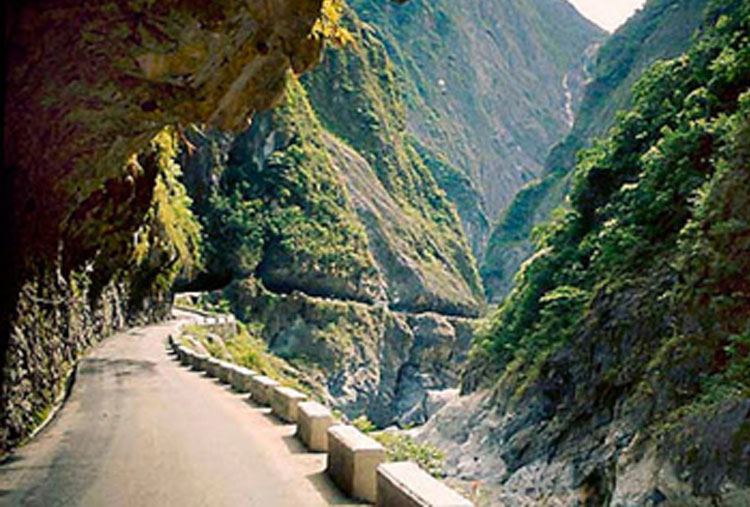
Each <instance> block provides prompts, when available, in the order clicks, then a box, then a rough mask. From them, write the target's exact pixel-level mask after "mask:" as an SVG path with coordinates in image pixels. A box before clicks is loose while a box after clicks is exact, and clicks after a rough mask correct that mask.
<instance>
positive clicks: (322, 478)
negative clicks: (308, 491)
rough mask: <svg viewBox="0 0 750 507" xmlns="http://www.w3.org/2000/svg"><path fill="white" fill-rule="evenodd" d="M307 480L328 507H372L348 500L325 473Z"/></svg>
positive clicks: (310, 476)
mask: <svg viewBox="0 0 750 507" xmlns="http://www.w3.org/2000/svg"><path fill="white" fill-rule="evenodd" d="M306 478H307V480H308V481H310V484H312V485H313V487H314V488H315V489H316V490H318V493H320V495H321V496H322V497H323V498H325V499H326V501H327V502H328V505H370V504H369V503H366V502H358V501H357V500H352V499H351V498H348V497H347V496H346V495H344V494H343V493H342V492H341V490H340V489H339V488H337V487H336V485H335V484H334V483H333V481H331V478H330V477H328V475H326V473H325V472H324V471H320V472H316V473H314V474H310V475H308V476H307V477H306Z"/></svg>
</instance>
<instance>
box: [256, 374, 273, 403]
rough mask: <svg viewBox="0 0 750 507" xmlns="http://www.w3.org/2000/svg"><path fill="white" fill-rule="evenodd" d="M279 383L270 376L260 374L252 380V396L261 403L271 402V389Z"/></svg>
mask: <svg viewBox="0 0 750 507" xmlns="http://www.w3.org/2000/svg"><path fill="white" fill-rule="evenodd" d="M278 385H279V383H278V382H276V381H275V380H274V379H272V378H270V377H265V376H263V375H259V376H257V377H253V378H252V379H251V380H250V396H251V397H252V398H253V400H255V402H256V403H258V404H260V405H268V404H270V403H271V389H273V388H274V387H276V386H278Z"/></svg>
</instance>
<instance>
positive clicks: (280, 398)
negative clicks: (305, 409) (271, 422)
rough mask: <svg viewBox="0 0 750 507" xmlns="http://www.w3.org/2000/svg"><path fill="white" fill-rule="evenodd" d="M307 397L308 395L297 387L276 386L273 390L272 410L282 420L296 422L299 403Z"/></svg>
mask: <svg viewBox="0 0 750 507" xmlns="http://www.w3.org/2000/svg"><path fill="white" fill-rule="evenodd" d="M306 399H307V395H306V394H304V393H301V392H299V391H297V390H296V389H292V388H291V387H280V386H276V387H274V388H273V390H272V391H271V411H272V412H273V413H274V415H276V417H278V418H279V419H281V420H282V421H286V422H289V423H295V422H297V405H299V403H300V402H301V401H305V400H306Z"/></svg>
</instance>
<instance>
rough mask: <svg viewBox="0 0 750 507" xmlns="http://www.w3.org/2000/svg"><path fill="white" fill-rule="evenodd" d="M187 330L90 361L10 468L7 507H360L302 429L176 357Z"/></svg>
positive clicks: (159, 331) (109, 345)
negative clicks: (298, 433) (175, 343)
mask: <svg viewBox="0 0 750 507" xmlns="http://www.w3.org/2000/svg"><path fill="white" fill-rule="evenodd" d="M181 318H182V319H185V318H187V317H186V316H185V315H181ZM179 323H180V322H179V321H170V322H167V323H164V324H161V325H153V326H148V327H142V328H136V329H132V330H129V331H127V332H124V333H120V334H117V335H115V336H113V337H111V338H108V339H106V340H104V341H102V342H101V343H100V344H99V345H98V346H97V347H96V348H95V349H94V350H93V351H92V352H91V354H89V355H88V356H87V357H86V358H85V359H83V360H82V361H81V363H80V365H79V368H78V374H77V380H76V383H75V384H74V387H73V390H72V393H71V395H70V397H69V399H68V400H67V402H66V403H65V405H64V406H63V407H62V409H61V410H60V411H59V413H58V414H57V416H56V417H55V418H54V419H53V420H52V422H51V423H50V424H49V425H48V426H47V427H46V428H44V430H42V431H41V432H40V433H39V434H38V435H37V436H36V437H35V438H34V439H33V440H32V441H31V442H30V443H28V444H27V445H25V446H23V447H21V448H20V449H18V450H17V451H16V452H15V453H14V454H12V455H11V456H10V457H9V458H8V459H6V460H5V461H4V462H3V463H2V464H0V505H3V506H4V505H39V506H45V507H46V506H58V505H81V506H152V505H153V506H160V507H161V506H180V507H188V506H229V505H231V506H258V507H274V506H294V507H306V506H318V505H357V504H356V503H352V501H351V500H348V499H346V498H345V497H344V496H343V495H342V494H341V493H340V492H339V491H338V490H337V489H336V488H335V486H333V484H332V483H331V482H330V480H329V479H328V477H327V476H326V475H325V474H324V473H323V469H324V468H325V459H326V457H325V454H311V453H308V452H307V451H306V450H305V448H304V447H303V446H302V444H300V443H299V442H298V441H297V439H296V438H294V437H293V434H294V430H295V427H294V426H293V425H286V424H282V423H280V422H279V421H277V420H276V419H275V418H274V417H272V416H271V415H270V414H269V410H268V409H264V408H260V407H257V406H255V405H253V404H252V402H250V401H248V400H247V396H242V395H238V394H234V393H232V392H231V391H230V390H229V389H228V388H227V387H226V386H223V385H221V384H219V383H218V382H217V381H215V380H213V379H210V378H207V377H205V376H204V375H202V374H199V373H196V372H193V371H190V370H189V369H187V368H185V367H182V366H180V365H179V363H178V362H176V361H175V360H174V358H173V357H172V356H171V354H169V353H168V350H167V345H166V339H167V336H168V335H169V333H172V332H175V331H176V330H177V328H178V326H179Z"/></svg>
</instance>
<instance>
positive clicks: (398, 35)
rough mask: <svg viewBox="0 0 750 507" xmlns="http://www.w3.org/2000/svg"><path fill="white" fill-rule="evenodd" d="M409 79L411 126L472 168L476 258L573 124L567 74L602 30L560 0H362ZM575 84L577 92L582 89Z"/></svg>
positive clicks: (357, 3)
mask: <svg viewBox="0 0 750 507" xmlns="http://www.w3.org/2000/svg"><path fill="white" fill-rule="evenodd" d="M351 4H352V6H353V7H354V9H355V10H356V11H357V13H358V15H359V16H360V17H361V18H362V19H363V20H364V21H365V22H366V23H367V26H368V27H370V29H371V30H372V31H373V33H375V34H376V35H377V37H378V38H379V39H381V40H382V41H383V42H384V44H385V47H386V50H387V52H388V55H389V56H390V58H391V59H392V60H393V62H394V66H395V74H396V76H397V78H398V80H399V81H400V82H401V83H403V89H404V103H405V106H406V109H407V117H408V122H409V126H408V129H409V132H410V134H411V135H413V136H414V137H415V138H416V139H418V141H419V143H421V144H422V145H423V146H424V147H426V148H428V149H429V150H431V151H433V152H435V153H437V154H439V155H440V156H441V157H444V158H445V160H446V161H448V162H449V163H450V164H452V165H453V166H454V167H455V168H457V169H458V170H459V171H460V172H462V173H463V174H464V175H466V176H467V177H468V179H469V181H470V182H471V185H472V186H473V188H472V189H471V193H475V192H476V193H477V195H476V196H473V195H470V194H467V193H464V192H462V193H459V194H458V196H457V197H458V198H456V199H454V196H455V194H452V191H453V190H454V188H453V187H451V186H450V184H451V182H452V181H451V180H450V179H443V178H439V177H437V175H436V178H437V179H438V183H439V184H440V186H441V188H443V189H444V190H445V191H446V192H447V193H448V195H449V198H450V199H451V200H452V201H453V202H454V203H455V204H456V207H457V208H458V212H459V214H460V215H461V219H462V223H463V225H464V229H465V230H466V231H467V234H468V235H469V237H470V240H471V242H472V247H473V250H474V253H475V255H479V254H480V253H481V252H482V251H483V247H484V244H485V242H486V239H487V233H488V230H489V227H488V224H487V223H486V222H489V221H492V220H494V219H495V218H496V217H497V215H498V214H499V213H500V211H501V210H502V209H503V208H504V207H505V205H506V203H507V202H509V201H510V199H511V198H512V197H513V195H514V194H515V192H516V191H517V190H518V188H520V187H521V186H522V185H523V184H524V183H525V182H527V181H529V180H530V179H531V178H533V177H534V175H535V174H536V173H537V172H538V170H539V168H540V167H541V165H542V162H543V161H544V157H545V156H546V155H547V151H548V149H549V147H550V146H551V145H552V144H553V143H555V142H557V141H558V140H559V139H560V138H561V137H562V136H563V135H564V134H565V133H566V132H567V130H568V125H567V118H566V115H565V113H564V102H565V93H564V90H563V85H562V83H563V80H564V78H565V76H566V74H568V73H573V74H576V73H577V72H578V67H579V66H580V64H579V62H580V60H581V57H582V55H583V54H584V52H585V50H586V48H587V47H588V46H590V45H591V44H592V43H594V42H595V41H597V40H599V39H600V38H602V37H603V35H604V34H603V32H602V31H601V30H600V29H599V28H598V27H596V26H595V25H593V24H592V23H591V22H589V21H588V20H586V19H585V18H583V17H582V16H581V15H580V14H579V13H578V12H576V11H575V9H573V8H572V6H571V5H569V4H568V3H567V2H561V1H558V0H520V1H519V0H500V1H496V2H490V3H487V2H482V1H477V0H470V1H466V2H455V1H453V0H410V1H409V2H407V3H406V4H405V5H403V6H394V5H392V4H389V3H388V2H372V1H369V0H353V1H352V2H351ZM575 83H576V81H575V80H574V79H571V80H570V84H571V85H573V88H574V89H573V90H572V92H573V94H574V95H576V96H577V95H578V93H577V89H575V88H576V86H575Z"/></svg>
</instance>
